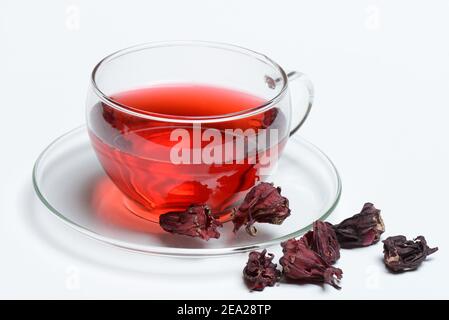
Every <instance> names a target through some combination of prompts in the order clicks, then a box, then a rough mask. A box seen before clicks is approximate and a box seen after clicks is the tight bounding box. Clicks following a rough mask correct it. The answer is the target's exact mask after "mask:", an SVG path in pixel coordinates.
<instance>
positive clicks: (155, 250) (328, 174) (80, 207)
mask: <svg viewBox="0 0 449 320" xmlns="http://www.w3.org/2000/svg"><path fill="white" fill-rule="evenodd" d="M269 181H270V182H274V183H275V185H277V186H281V187H282V194H283V195H285V196H286V197H287V198H288V199H289V201H290V208H291V210H292V214H291V216H290V217H288V218H287V220H285V222H284V223H283V224H282V225H270V224H257V230H258V233H257V235H256V236H255V237H252V236H250V235H248V234H247V233H246V232H245V231H244V230H240V231H239V232H238V233H237V234H233V232H232V223H225V225H224V227H223V228H222V229H220V233H221V237H220V239H211V240H209V241H207V242H206V241H203V240H201V239H196V238H189V237H185V236H178V235H172V234H169V233H166V232H164V231H163V230H162V229H161V228H160V226H159V225H158V224H157V223H153V222H150V221H148V220H144V219H142V218H140V217H139V216H137V215H135V214H134V213H132V212H131V211H129V210H128V209H127V207H126V206H125V199H126V198H125V197H124V196H123V195H122V194H121V192H120V191H119V190H118V189H117V188H116V187H115V186H114V184H113V183H112V182H111V180H109V178H108V177H107V176H106V175H105V173H104V172H103V170H102V168H101V166H100V164H99V163H98V160H97V158H96V156H95V154H94V152H93V149H92V147H91V145H90V141H89V137H88V134H87V129H86V128H85V127H84V126H83V127H80V128H77V129H74V130H72V131H70V132H68V133H66V134H65V135H63V136H61V137H59V138H58V139H56V140H55V141H54V142H52V143H51V144H50V145H49V146H48V147H47V148H46V149H45V150H44V151H43V152H42V154H41V155H40V157H39V158H38V160H37V161H36V164H35V166H34V170H33V183H34V188H35V190H36V193H37V195H38V196H39V198H40V200H41V201H42V202H43V203H44V204H45V205H46V206H47V208H48V209H49V210H50V212H52V213H53V214H55V215H56V216H57V217H58V218H60V219H61V220H62V221H63V222H65V223H67V224H68V225H70V226H71V227H73V228H75V229H76V230H78V231H80V232H82V233H83V234H85V235H87V236H90V237H92V238H94V239H97V240H100V241H103V242H106V243H109V244H112V245H115V246H117V247H121V248H124V249H128V250H133V251H137V252H143V253H150V254H158V255H168V256H181V257H182V256H183V257H207V256H221V255H229V254H235V253H240V252H246V251H250V250H254V249H259V248H265V247H269V246H272V245H276V244H279V243H280V242H282V241H285V240H287V239H290V238H293V237H297V236H299V235H301V234H303V233H304V232H306V231H307V230H309V229H310V227H311V224H312V222H313V221H315V220H317V219H325V218H326V217H327V216H329V214H330V213H331V212H332V211H333V209H334V208H335V206H336V205H337V203H338V200H339V198H340V193H341V181H340V177H339V175H338V172H337V170H336V168H335V166H334V164H333V163H332V162H331V160H330V159H329V158H328V157H327V156H326V155H325V154H324V153H323V152H322V151H320V150H319V149H318V148H317V147H315V146H314V145H313V144H311V143H310V142H307V141H306V140H304V139H302V138H300V137H292V138H290V140H289V141H288V143H287V146H286V148H285V151H284V153H283V155H282V158H281V159H280V161H279V164H278V167H277V170H276V171H275V173H274V174H273V176H272V177H271V179H269Z"/></svg>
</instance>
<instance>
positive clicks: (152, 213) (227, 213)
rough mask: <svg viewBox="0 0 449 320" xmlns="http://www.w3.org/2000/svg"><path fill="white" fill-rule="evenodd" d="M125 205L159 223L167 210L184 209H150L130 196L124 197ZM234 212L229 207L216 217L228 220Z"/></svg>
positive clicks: (134, 212) (224, 220) (142, 216)
mask: <svg viewBox="0 0 449 320" xmlns="http://www.w3.org/2000/svg"><path fill="white" fill-rule="evenodd" d="M123 205H124V206H125V207H126V209H128V210H129V211H130V212H131V213H133V214H134V215H136V216H138V217H139V218H141V219H144V220H147V221H150V222H153V223H157V224H159V216H160V215H162V214H164V213H167V212H173V211H182V210H183V209H181V208H167V207H164V208H154V209H148V208H146V207H144V206H142V205H141V204H139V203H137V202H135V201H134V200H131V199H129V198H126V197H125V198H124V199H123ZM232 213H233V209H232V208H229V209H227V210H224V211H222V212H220V213H219V216H218V217H216V218H217V219H218V220H219V221H220V222H222V223H224V222H228V221H230V220H231V219H232Z"/></svg>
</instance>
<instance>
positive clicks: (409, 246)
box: [383, 236, 438, 272]
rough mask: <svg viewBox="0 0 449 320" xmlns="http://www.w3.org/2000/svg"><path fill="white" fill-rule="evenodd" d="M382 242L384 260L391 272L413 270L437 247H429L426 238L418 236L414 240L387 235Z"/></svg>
mask: <svg viewBox="0 0 449 320" xmlns="http://www.w3.org/2000/svg"><path fill="white" fill-rule="evenodd" d="M383 243H384V262H385V265H386V266H387V268H388V269H390V270H391V271H393V272H401V271H409V270H415V269H416V268H418V266H419V265H420V264H421V263H422V262H423V261H424V260H425V259H426V257H427V256H428V255H431V254H432V253H434V252H435V251H437V250H438V248H429V246H428V245H427V242H426V239H425V238H424V237H423V236H419V237H417V238H416V239H414V241H412V240H407V238H406V237H404V236H394V237H388V238H387V239H385V240H384V241H383Z"/></svg>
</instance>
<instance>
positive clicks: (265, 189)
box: [232, 182, 290, 235]
mask: <svg viewBox="0 0 449 320" xmlns="http://www.w3.org/2000/svg"><path fill="white" fill-rule="evenodd" d="M289 215H290V208H289V207H288V199H287V198H285V197H283V196H281V188H279V187H277V188H276V187H274V186H273V184H272V183H267V182H261V183H259V184H258V185H256V186H254V187H253V188H252V189H251V190H250V191H249V192H248V194H247V195H246V197H245V199H244V200H243V203H242V204H241V206H240V207H239V208H238V209H237V210H236V211H235V212H234V215H233V218H232V222H233V223H234V232H237V231H238V230H239V229H240V228H241V227H242V226H243V225H245V226H246V231H247V232H248V233H249V234H250V235H255V234H256V232H257V230H256V228H255V227H254V226H253V224H254V223H255V222H261V223H272V224H281V223H282V222H283V221H284V220H285V219H286V218H287V217H288V216H289Z"/></svg>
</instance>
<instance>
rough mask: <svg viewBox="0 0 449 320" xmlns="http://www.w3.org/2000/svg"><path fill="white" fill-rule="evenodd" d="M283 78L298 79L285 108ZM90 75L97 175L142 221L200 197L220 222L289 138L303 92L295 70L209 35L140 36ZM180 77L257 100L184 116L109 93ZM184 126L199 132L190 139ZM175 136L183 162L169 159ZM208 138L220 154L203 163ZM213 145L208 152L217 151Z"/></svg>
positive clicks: (306, 107) (305, 107) (307, 100)
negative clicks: (181, 38)
mask: <svg viewBox="0 0 449 320" xmlns="http://www.w3.org/2000/svg"><path fill="white" fill-rule="evenodd" d="M292 79H298V80H299V81H297V82H298V84H299V85H300V88H298V90H301V91H298V92H301V95H300V100H302V101H295V111H294V114H293V115H292V105H291V101H290V92H289V90H290V89H289V81H291V80H292ZM91 80H92V81H91V86H90V88H89V93H88V99H87V124H88V130H89V135H90V138H91V141H92V145H93V148H94V150H95V152H96V154H97V157H98V159H99V161H100V163H101V165H102V166H103V168H104V170H105V172H106V173H107V175H108V176H109V177H110V178H111V180H112V181H113V182H114V184H115V185H116V186H117V187H118V188H119V189H120V190H121V191H122V193H123V194H124V195H126V200H125V205H126V206H127V207H128V208H129V209H130V210H131V211H132V212H134V213H136V214H137V215H139V216H141V217H143V218H145V219H148V220H151V221H158V217H159V215H160V214H162V213H165V212H169V211H178V210H184V209H186V208H187V207H188V206H189V205H190V204H200V203H201V204H203V203H205V204H208V205H209V206H210V207H211V209H212V211H213V213H214V215H216V216H219V217H220V218H221V219H222V220H226V219H228V218H229V214H230V212H231V211H230V209H231V208H233V207H234V206H236V205H237V204H238V203H239V201H241V200H242V199H243V197H244V195H245V194H246V193H247V192H248V190H249V189H250V188H251V187H252V186H254V184H256V183H257V182H258V181H263V180H269V174H270V171H271V170H272V168H273V167H274V165H275V164H276V161H277V158H278V157H279V156H280V155H281V154H282V150H283V147H284V146H285V143H286V142H287V140H288V138H289V136H290V135H291V134H293V133H294V132H295V131H296V130H298V128H299V127H300V126H301V124H302V123H303V122H304V120H305V119H306V117H307V115H308V113H309V111H310V107H311V105H312V98H313V92H312V86H311V83H310V81H309V80H307V78H306V77H305V76H304V75H303V74H301V73H299V72H289V73H286V72H285V71H284V70H283V69H282V68H281V67H280V66H279V65H278V64H277V63H275V62H274V61H272V60H271V59H269V58H268V57H266V56H265V55H262V54H260V53H257V52H254V51H251V50H248V49H245V48H241V47H238V46H233V45H228V44H221V43H210V42H196V41H193V42H166V43H149V44H144V45H139V46H135V47H131V48H128V49H124V50H121V51H118V52H116V53H113V54H111V55H109V56H107V57H106V58H104V59H103V60H102V61H100V62H99V63H98V65H97V66H96V67H95V69H94V70H93V73H92V79H91ZM181 84H182V85H188V86H207V87H215V88H217V87H218V88H226V89H229V90H231V91H230V92H240V93H244V94H248V95H250V96H251V97H257V99H259V101H260V103H258V104H257V105H252V106H250V107H248V108H246V107H245V106H243V107H244V108H243V109H242V110H240V111H238V112H230V113H217V112H210V113H208V112H204V114H201V115H198V114H195V115H193V116H192V115H189V112H188V111H186V112H185V113H183V114H182V115H179V114H171V113H170V110H167V111H166V113H165V112H160V111H159V112H158V113H155V112H151V111H148V110H139V109H138V108H136V106H133V105H129V104H123V103H122V101H120V99H117V98H115V97H116V96H117V94H118V93H122V92H129V91H130V90H135V89H139V88H151V87H154V88H160V87H164V86H176V85H181ZM193 108H194V106H193ZM213 108H214V106H213V105H211V106H210V109H209V110H213ZM296 109H301V110H296ZM292 117H293V118H294V119H296V120H293V121H292ZM292 122H294V123H292ZM176 129H182V130H186V131H185V132H187V133H189V134H191V136H192V137H190V138H189V139H188V140H187V141H182V139H181V138H180V137H179V136H175V138H173V137H172V133H173V131H174V130H176ZM208 129H212V130H213V131H214V130H215V133H217V132H219V136H220V135H221V139H220V137H217V136H216V135H214V134H209V135H207V134H206V136H204V134H205V131H206V130H208ZM194 130H199V131H197V132H200V134H199V136H200V137H201V141H200V143H199V144H198V143H197V142H195V141H197V140H195V139H196V138H198V135H196V136H195V133H194ZM213 133H214V132H213ZM211 136H213V138H211ZM204 138H205V139H204ZM237 140H238V141H239V142H237ZM242 141H243V143H242ZM180 143H181V145H182V146H183V147H186V149H185V150H182V152H184V151H185V152H187V154H189V155H188V157H189V159H190V160H191V161H190V162H189V161H184V162H182V163H179V161H178V162H176V161H173V153H172V151H173V148H174V147H178V148H179V146H180ZM217 145H218V146H221V147H222V148H221V150H222V151H223V152H222V155H221V157H222V159H224V161H222V162H217V161H214V162H213V163H210V159H209V161H205V160H204V159H203V157H202V155H203V152H204V151H207V150H206V147H207V146H209V147H211V146H217ZM229 146H231V148H230V149H229ZM242 146H243V149H242ZM226 148H228V149H226ZM217 150H218V149H214V151H213V152H212V153H211V148H209V150H208V152H209V154H210V155H213V156H217V153H218V151H217ZM226 150H227V151H228V152H226ZM229 150H231V152H229ZM189 152H190V153H189ZM198 152H199V153H198ZM194 157H196V161H194V160H193V158H194ZM198 157H200V161H199V162H198ZM183 159H187V158H183ZM214 159H217V157H215V158H214ZM178 160H179V159H178ZM206 162H207V163H206ZM279 170H282V168H279Z"/></svg>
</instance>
